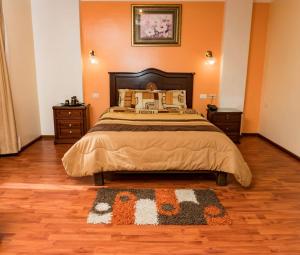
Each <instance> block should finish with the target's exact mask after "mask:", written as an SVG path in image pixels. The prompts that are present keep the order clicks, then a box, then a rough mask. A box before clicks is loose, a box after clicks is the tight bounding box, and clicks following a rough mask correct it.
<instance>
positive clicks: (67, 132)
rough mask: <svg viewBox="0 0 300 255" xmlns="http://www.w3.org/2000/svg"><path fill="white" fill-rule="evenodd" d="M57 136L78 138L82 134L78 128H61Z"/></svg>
mask: <svg viewBox="0 0 300 255" xmlns="http://www.w3.org/2000/svg"><path fill="white" fill-rule="evenodd" d="M58 136H59V138H80V137H81V136H82V134H81V129H80V128H69V129H67V128H61V129H59V134H58Z"/></svg>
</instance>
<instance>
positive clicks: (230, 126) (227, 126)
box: [214, 122, 240, 133]
mask: <svg viewBox="0 0 300 255" xmlns="http://www.w3.org/2000/svg"><path fill="white" fill-rule="evenodd" d="M214 124H215V125H216V126H217V127H219V128H220V129H222V130H223V131H224V132H225V133H231V132H237V133H239V132H240V122H233V123H224V122H223V123H218V122H215V123H214Z"/></svg>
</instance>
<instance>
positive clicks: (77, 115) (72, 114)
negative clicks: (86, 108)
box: [56, 109, 82, 119]
mask: <svg viewBox="0 0 300 255" xmlns="http://www.w3.org/2000/svg"><path fill="white" fill-rule="evenodd" d="M56 116H57V118H68V119H69V118H74V119H81V118H82V111H81V110H75V109H74V110H72V109H70V110H56Z"/></svg>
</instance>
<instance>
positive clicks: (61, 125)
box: [52, 105, 90, 143]
mask: <svg viewBox="0 0 300 255" xmlns="http://www.w3.org/2000/svg"><path fill="white" fill-rule="evenodd" d="M89 107H90V105H83V106H53V107H52V109H53V117H54V130H55V139H54V143H75V142H76V141H77V140H79V139H80V138H81V137H82V136H83V135H85V134H86V132H87V131H88V130H89V128H90V114H89Z"/></svg>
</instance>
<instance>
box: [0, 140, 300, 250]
mask: <svg viewBox="0 0 300 255" xmlns="http://www.w3.org/2000/svg"><path fill="white" fill-rule="evenodd" d="M68 147H69V146H68V145H56V146H55V145H54V144H53V142H52V141H51V140H40V141H38V142H36V143H35V144H33V145H32V146H31V147H29V148H28V149H26V150H25V151H24V152H22V153H21V154H20V156H17V157H6V158H0V242H1V244H0V254H24V255H25V254H26V255H28V254H51V255H52V254H168V255H171V254H231V255H234V254H239V255H243V254H259V255H264V254H287V255H290V254H300V163H299V161H297V160H296V159H294V158H292V157H291V156H289V155H287V154H285V153H283V152H282V151H280V150H279V149H277V148H275V147H273V146H272V145H270V144H269V143H267V142H266V141H263V140H261V139H260V138H258V137H245V138H243V139H242V142H241V145H239V147H240V149H241V151H242V153H243V155H244V157H245V159H246V161H247V162H248V163H249V166H250V168H251V169H252V173H253V176H254V178H253V185H252V187H251V188H249V189H244V188H242V187H241V186H240V185H239V184H238V183H236V181H235V180H234V179H233V178H230V180H229V185H228V186H226V187H219V186H216V184H215V182H214V180H209V179H208V180H207V179H204V180H203V179H201V178H200V177H199V178H198V177H196V178H195V176H188V175H184V176H181V177H172V176H153V175H150V176H144V177H142V178H141V176H125V177H123V176H121V177H116V178H114V180H111V181H107V182H106V183H107V185H108V186H111V187H133V188H137V187H151V188H155V187H168V188H170V187H176V188H179V187H185V188H207V187H210V188H213V189H214V190H215V191H216V193H217V195H218V197H219V198H220V200H221V202H222V203H223V205H224V206H225V207H226V208H227V211H228V213H229V215H230V217H231V219H232V221H233V224H232V225H230V226H156V227H153V226H146V227H138V226H101V225H88V224H86V216H87V214H88V211H89V209H90V207H91V205H92V203H93V200H94V198H95V195H96V189H95V187H94V186H93V180H92V178H91V177H86V178H79V179H76V178H70V177H67V176H66V174H65V172H64V169H63V167H62V165H61V161H60V159H61V157H62V155H63V154H64V152H65V151H66V150H67V149H68Z"/></svg>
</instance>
